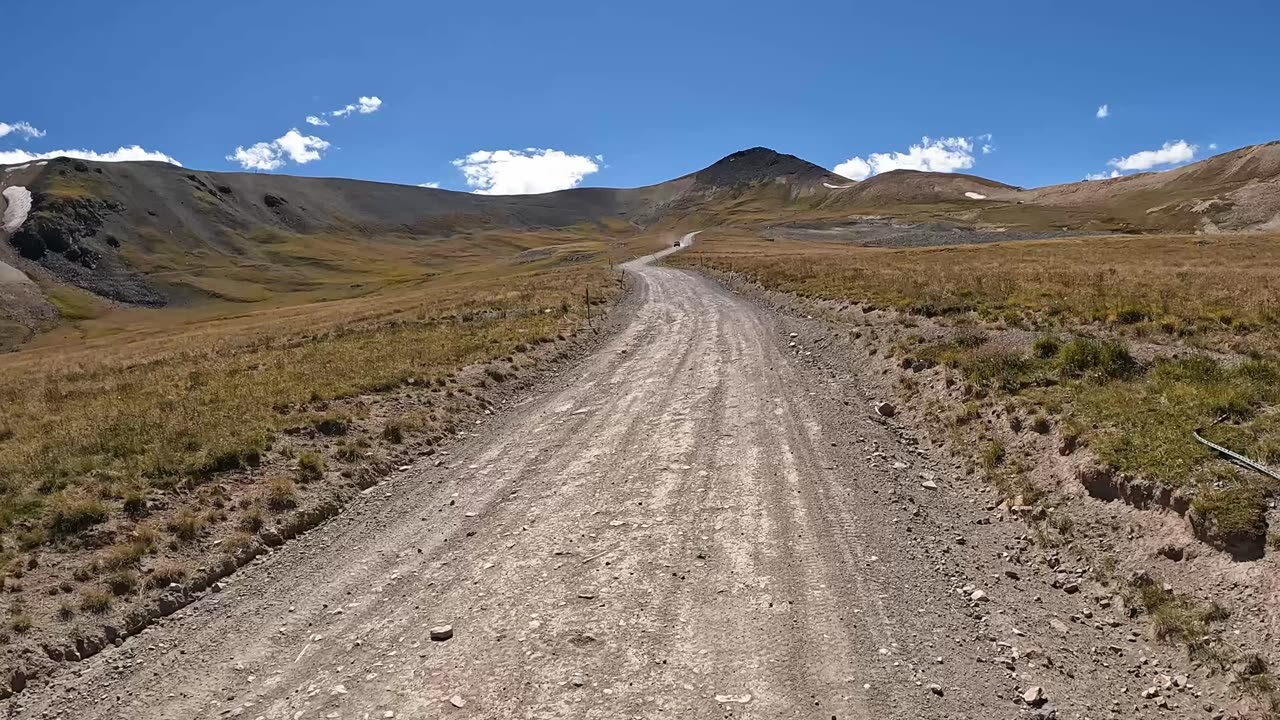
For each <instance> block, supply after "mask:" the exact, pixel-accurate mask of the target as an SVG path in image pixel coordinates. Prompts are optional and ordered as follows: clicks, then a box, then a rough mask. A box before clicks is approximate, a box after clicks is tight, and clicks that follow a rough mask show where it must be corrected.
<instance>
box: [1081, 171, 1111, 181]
mask: <svg viewBox="0 0 1280 720" xmlns="http://www.w3.org/2000/svg"><path fill="white" fill-rule="evenodd" d="M1118 177H1120V171H1119V170H1112V171H1111V172H1109V173H1108V172H1100V173H1089V174H1088V175H1085V176H1084V179H1085V180H1110V179H1111V178H1118Z"/></svg>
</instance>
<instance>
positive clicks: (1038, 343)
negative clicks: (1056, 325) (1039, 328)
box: [1031, 335, 1062, 360]
mask: <svg viewBox="0 0 1280 720" xmlns="http://www.w3.org/2000/svg"><path fill="white" fill-rule="evenodd" d="M1061 349H1062V341H1061V340H1059V339H1058V338H1057V337H1054V336H1053V335H1042V336H1040V337H1038V338H1036V339H1035V342H1033V343H1031V354H1033V355H1035V356H1036V357H1038V358H1040V359H1041V360H1048V359H1049V358H1051V357H1055V356H1056V355H1057V354H1058V351H1059V350H1061Z"/></svg>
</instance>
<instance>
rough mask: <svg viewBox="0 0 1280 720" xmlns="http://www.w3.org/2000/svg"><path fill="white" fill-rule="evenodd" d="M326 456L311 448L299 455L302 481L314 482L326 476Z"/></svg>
mask: <svg viewBox="0 0 1280 720" xmlns="http://www.w3.org/2000/svg"><path fill="white" fill-rule="evenodd" d="M324 468H325V464H324V458H323V457H321V456H320V454H319V453H316V452H312V451H310V450H307V451H304V452H302V453H299V455H298V478H299V479H301V480H302V482H304V483H305V482H313V481H315V480H320V479H321V478H323V477H324Z"/></svg>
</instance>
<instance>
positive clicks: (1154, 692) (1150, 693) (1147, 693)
mask: <svg viewBox="0 0 1280 720" xmlns="http://www.w3.org/2000/svg"><path fill="white" fill-rule="evenodd" d="M1142 697H1143V699H1144V700H1150V699H1151V698H1157V697H1160V688H1158V687H1156V686H1155V685H1152V686H1151V687H1149V688H1147V689H1146V690H1143V691H1142Z"/></svg>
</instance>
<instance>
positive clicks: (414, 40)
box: [0, 0, 1280, 192]
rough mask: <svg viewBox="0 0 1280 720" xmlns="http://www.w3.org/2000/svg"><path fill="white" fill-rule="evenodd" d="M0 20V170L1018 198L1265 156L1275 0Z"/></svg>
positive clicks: (69, 8) (138, 11)
mask: <svg viewBox="0 0 1280 720" xmlns="http://www.w3.org/2000/svg"><path fill="white" fill-rule="evenodd" d="M4 24H5V25H6V27H8V28H9V29H10V32H7V33H6V36H7V37H6V48H5V56H6V73H5V75H6V81H5V90H4V93H3V96H0V135H3V136H2V137H0V162H14V161H19V160H21V159H22V158H24V157H26V156H27V155H38V154H42V153H48V152H52V151H55V150H65V149H84V150H90V151H94V152H100V153H107V152H110V151H114V150H116V149H117V148H120V147H132V146H135V145H137V146H140V147H141V148H142V149H144V150H145V151H147V152H150V153H163V154H165V155H167V156H169V157H172V158H175V159H177V160H178V161H180V162H181V163H182V164H183V165H185V166H188V167H195V168H201V169H208V170H237V169H240V167H241V163H240V162H238V161H236V160H234V159H228V157H229V156H231V157H233V158H234V157H235V156H236V151H237V148H241V149H243V152H241V153H240V158H241V159H242V160H245V161H247V162H248V163H250V164H251V165H256V166H258V167H271V166H274V165H277V164H278V165H279V167H275V168H274V170H273V171H275V172H282V173H290V174H299V175H317V176H339V177H356V178H365V179H371V180H382V181H388V182H397V183H407V184H418V183H425V182H438V183H440V184H441V186H442V187H446V188H450V189H457V190H468V189H477V190H483V191H489V192H504V191H508V192H509V191H515V190H545V189H552V188H554V187H560V186H567V185H572V184H575V183H579V182H580V183H581V184H583V185H608V186H634V185H643V184H649V183H654V182H660V181H662V180H665V179H668V178H671V177H675V176H678V175H681V174H684V173H687V172H690V171H693V170H696V169H698V168H700V167H703V166H705V165H707V164H709V163H711V162H713V161H715V160H716V159H718V158H720V157H722V156H724V155H726V154H728V153H730V152H733V151H735V150H740V149H743V148H746V147H751V146H755V145H766V146H769V147H772V148H774V149H776V150H779V151H783V152H789V153H793V154H796V155H799V156H801V157H804V158H806V159H808V160H811V161H813V162H816V163H818V164H821V165H823V166H825V167H828V168H834V167H837V166H841V167H842V169H843V170H844V171H845V172H849V173H850V174H852V175H854V176H857V175H860V174H862V173H863V172H873V171H875V170H877V169H879V170H883V169H889V168H891V167H901V166H907V167H910V166H922V164H923V166H924V167H927V168H932V169H954V170H960V171H965V172H972V173H976V174H979V175H983V176H986V177H991V178H994V179H998V180H1003V181H1005V182H1010V183H1014V184H1018V185H1024V186H1035V185H1043V184H1048V183H1054V182H1069V181H1075V180H1079V179H1081V178H1083V177H1084V176H1086V175H1087V174H1094V173H1109V172H1113V171H1114V172H1121V171H1123V172H1132V171H1135V170H1137V169H1141V168H1142V167H1143V166H1144V165H1146V166H1149V167H1150V168H1151V169H1163V168H1167V167H1170V166H1171V165H1174V164H1176V163H1178V162H1183V161H1185V160H1186V159H1187V158H1188V157H1193V158H1200V157H1206V156H1208V155H1211V154H1213V152H1214V150H1212V149H1210V147H1211V145H1212V146H1215V147H1216V148H1218V149H1219V150H1229V149H1233V148H1235V147H1239V146H1241V145H1247V144H1252V143H1258V142H1265V141H1269V140H1274V139H1280V93H1277V92H1276V87H1277V86H1278V85H1277V82H1278V81H1277V80H1276V77H1275V74H1276V71H1277V68H1280V43H1277V42H1275V33H1276V32H1277V30H1280V5H1278V4H1276V3H1274V2H1262V1H1257V2H1248V1H1241V2H1231V1H1227V2H1219V3H1211V4H1210V3H1203V2H1189V1H1181V0H1172V1H1167V2H1143V1H1140V0H1134V1H1132V2H1124V1H1123V0H1121V1H1117V0H1109V1H1108V2H1093V1H1091V0H1090V1H1083V2H1081V1H1075V2H1071V3H1050V2H1047V1H1046V2H1034V1H1033V2H1027V1H1026V0H1022V1H1020V2H1012V1H1010V2H1005V1H1003V0H997V1H995V2H988V3H974V4H961V3H955V2H901V3H859V2H847V1H846V2H818V1H812V2H806V3H795V2H791V3H784V2H777V0H769V1H767V2H755V1H754V0H738V1H736V2H722V1H720V0H711V1H701V2H694V1H690V0H684V1H683V2H668V1H667V0H649V1H647V2H643V3H611V2H599V1H598V0H596V1H594V2H578V1H573V2H554V3H530V2H497V1H495V2H463V3H457V2H429V1H426V0H423V1H421V2H409V1H406V0H402V1H398V2H392V1H390V0H366V1H365V2H362V3H350V2H331V1H330V0H306V1H305V2H303V1H299V0H271V1H270V2H242V1H240V0H227V1H226V2H220V3H212V4H210V3H187V2H173V1H172V0H166V1H164V2H158V1H154V0H130V1H129V2H102V1H101V0H60V1H59V2H48V1H47V0H5V10H4ZM14 30H17V31H16V32H15V31H14ZM361 98H366V102H365V103H364V104H363V105H361V101H360V99H361ZM374 99H376V100H377V101H379V102H378V103H376V107H375V108H373V109H372V111H369V110H370V107H371V106H372V105H374V104H375V103H374V102H373V101H374ZM1103 104H1106V105H1107V106H1108V109H1109V114H1108V116H1107V117H1105V118H1099V117H1097V111H1098V108H1099V107H1100V106H1101V105H1103ZM349 105H354V106H356V108H355V109H354V110H353V111H352V112H350V113H349V114H343V115H340V116H335V115H333V114H332V113H333V112H334V111H336V110H343V109H345V108H346V107H347V106H349ZM361 110H366V111H367V112H361ZM307 116H316V117H317V118H320V119H321V120H323V121H324V122H327V123H328V124H327V125H323V126H317V125H311V124H308V123H307V122H306V118H307ZM19 123H27V125H19ZM294 129H296V130H297V133H293V134H290V132H289V131H291V130H294ZM925 136H927V137H929V138H931V139H933V142H932V143H931V144H930V145H924V144H922V140H921V138H922V137H925ZM987 136H989V138H988V137H987ZM939 139H943V140H941V141H940V140H939ZM1178 141H1182V142H1183V143H1184V144H1182V145H1177V144H1176V143H1177V142H1178ZM260 143H261V144H260ZM913 144H915V145H917V146H918V147H919V148H920V149H919V150H917V151H915V152H912V151H911V150H910V148H911V146H912V145H913ZM984 145H989V146H990V152H988V153H986V154H984V153H983V152H982V148H983V146H984ZM1166 146H1167V147H1166ZM527 148H538V149H542V150H552V151H554V152H552V153H541V152H538V153H530V152H527V151H526V149H527ZM1162 149H1163V150H1162ZM1153 150H1155V151H1159V152H1156V153H1155V154H1152V155H1139V156H1138V157H1137V158H1136V159H1133V160H1130V161H1126V162H1117V163H1111V164H1109V161H1111V160H1121V159H1123V158H1126V157H1129V156H1133V155H1134V154H1136V153H1139V152H1141V151H1153ZM505 151H515V152H505ZM895 153H896V155H895ZM135 154H136V151H135ZM126 156H130V154H128V153H126ZM468 158H470V160H468ZM852 158H858V159H860V160H861V161H862V162H861V164H860V163H858V162H852V163H849V161H850V160H851V159H852ZM299 160H301V161H302V162H299ZM459 160H460V161H461V162H460V163H457V164H455V161H459ZM966 163H969V164H971V166H970V167H965V165H966ZM1117 166H1119V167H1117ZM468 179H469V180H470V184H469V183H468Z"/></svg>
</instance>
